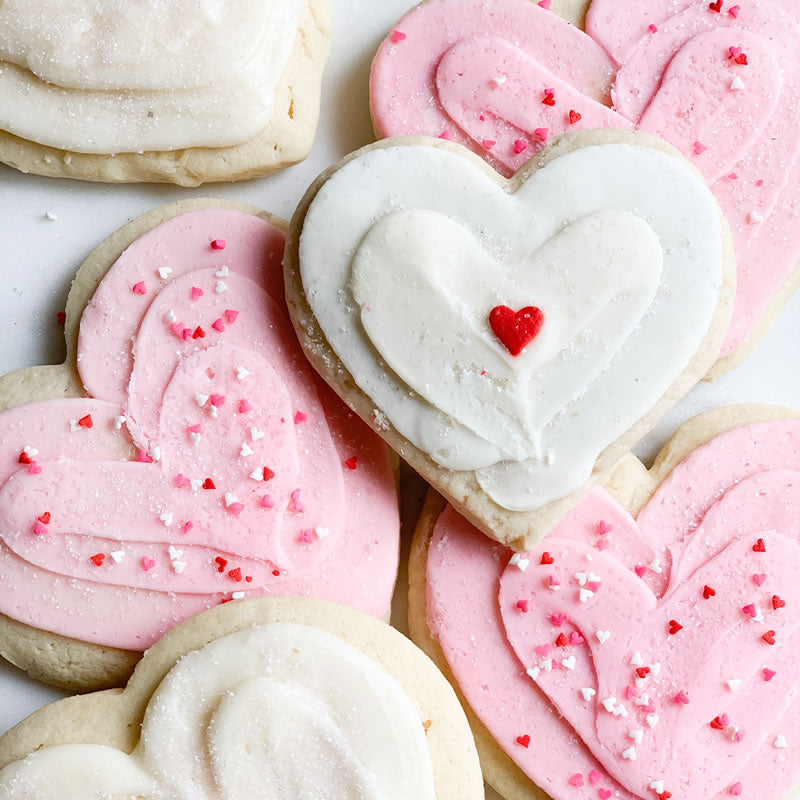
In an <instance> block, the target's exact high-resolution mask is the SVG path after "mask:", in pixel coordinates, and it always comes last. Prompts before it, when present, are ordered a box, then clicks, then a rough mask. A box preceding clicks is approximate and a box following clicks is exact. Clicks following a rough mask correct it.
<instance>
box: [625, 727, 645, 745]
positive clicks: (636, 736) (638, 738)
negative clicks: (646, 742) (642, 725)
mask: <svg viewBox="0 0 800 800" xmlns="http://www.w3.org/2000/svg"><path fill="white" fill-rule="evenodd" d="M628 738H630V739H633V741H634V742H636V744H641V743H642V739H643V738H644V731H643V730H641V729H638V728H637V729H636V730H634V731H628Z"/></svg>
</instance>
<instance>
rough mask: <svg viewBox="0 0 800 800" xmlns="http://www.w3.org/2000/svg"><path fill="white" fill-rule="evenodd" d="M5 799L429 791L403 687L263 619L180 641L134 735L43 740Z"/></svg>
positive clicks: (343, 650) (230, 799) (311, 799)
mask: <svg viewBox="0 0 800 800" xmlns="http://www.w3.org/2000/svg"><path fill="white" fill-rule="evenodd" d="M0 789H1V790H2V795H3V797H4V798H5V800H21V799H22V798H28V797H36V798H37V800H83V799H84V798H88V797H103V798H109V800H129V798H142V800H242V798H255V797H269V798H271V799H274V800H316V798H321V797H331V798H332V797H337V798H353V799H354V800H355V798H359V800H408V798H412V797H413V798H415V800H416V799H417V798H418V799H419V800H434V797H435V791H434V781H433V766H432V763H431V756H430V752H429V750H428V745H427V742H426V739H425V732H424V729H423V726H422V722H421V720H420V718H419V714H418V712H417V710H416V708H415V706H414V703H413V702H412V700H411V698H410V697H409V696H408V695H407V694H406V692H405V690H404V689H403V688H402V686H400V684H399V683H397V681H396V680H395V679H394V678H392V677H391V676H390V675H389V673H388V672H386V670H384V669H383V667H381V666H380V665H379V664H378V663H377V662H376V661H374V660H372V659H371V658H369V657H368V656H366V655H364V654H363V653H362V652H361V651H359V650H357V649H356V648H354V647H352V646H351V645H349V644H346V643H345V642H343V641H342V640H341V639H338V638H337V637H335V636H333V635H331V634H329V633H326V632H324V631H321V630H319V629H317V628H312V627H309V626H305V625H297V624H293V623H273V624H270V625H263V626H260V627H255V628H251V629H248V630H243V631H240V632H238V633H232V634H229V635H228V636H224V637H222V638H221V639H217V640H216V641H214V642H211V643H210V644H208V645H206V646H205V647H203V648H202V649H200V650H196V651H194V652H192V653H189V654H188V655H187V656H186V657H184V658H183V659H181V660H180V661H179V662H178V664H177V665H176V666H175V667H173V669H172V670H171V671H170V672H169V674H168V675H167V676H166V678H165V679H164V680H163V681H162V682H161V684H160V685H159V687H158V689H157V690H156V692H155V694H154V695H153V697H152V699H151V700H150V702H149V704H148V707H147V711H146V712H145V717H144V721H143V723H142V733H141V740H140V743H139V746H138V747H137V749H136V750H135V751H134V752H133V753H132V754H131V755H126V754H125V753H122V752H120V751H118V750H115V749H113V748H110V747H105V746H101V745H69V744H67V745H61V746H56V747H49V748H44V749H42V750H38V751H37V752H35V753H33V754H32V755H30V756H29V757H28V758H26V759H24V760H22V761H17V762H14V763H12V764H10V765H9V766H7V767H6V768H5V769H3V770H2V771H0Z"/></svg>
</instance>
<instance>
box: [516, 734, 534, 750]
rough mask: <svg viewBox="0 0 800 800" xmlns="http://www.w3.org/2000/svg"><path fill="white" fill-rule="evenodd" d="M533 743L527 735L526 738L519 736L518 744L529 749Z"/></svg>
mask: <svg viewBox="0 0 800 800" xmlns="http://www.w3.org/2000/svg"><path fill="white" fill-rule="evenodd" d="M530 743H531V737H530V736H528V734H527V733H526V734H525V735H524V736H517V744H521V745H522V746H523V747H527V746H528V745H529V744H530Z"/></svg>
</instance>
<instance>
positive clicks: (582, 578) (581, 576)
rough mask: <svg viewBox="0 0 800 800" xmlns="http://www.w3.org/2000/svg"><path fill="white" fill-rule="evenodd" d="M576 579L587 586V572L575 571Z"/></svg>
mask: <svg viewBox="0 0 800 800" xmlns="http://www.w3.org/2000/svg"><path fill="white" fill-rule="evenodd" d="M575 580H576V581H578V583H579V584H580V585H581V586H586V581H587V576H586V573H585V572H576V573H575Z"/></svg>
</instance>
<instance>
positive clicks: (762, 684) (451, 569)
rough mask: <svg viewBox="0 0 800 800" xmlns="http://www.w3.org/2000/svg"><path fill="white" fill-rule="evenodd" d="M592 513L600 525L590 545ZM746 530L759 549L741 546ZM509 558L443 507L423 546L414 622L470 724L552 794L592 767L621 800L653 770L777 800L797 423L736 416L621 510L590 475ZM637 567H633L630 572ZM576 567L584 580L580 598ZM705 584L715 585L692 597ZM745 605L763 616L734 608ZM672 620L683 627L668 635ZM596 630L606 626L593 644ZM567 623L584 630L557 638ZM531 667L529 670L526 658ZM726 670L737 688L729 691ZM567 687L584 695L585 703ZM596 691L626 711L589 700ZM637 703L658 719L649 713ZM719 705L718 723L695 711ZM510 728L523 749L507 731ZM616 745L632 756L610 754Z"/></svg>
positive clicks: (799, 569)
mask: <svg viewBox="0 0 800 800" xmlns="http://www.w3.org/2000/svg"><path fill="white" fill-rule="evenodd" d="M601 522H602V523H605V525H606V526H607V525H611V526H612V530H611V531H610V532H608V533H606V534H604V537H605V540H606V541H607V543H608V546H607V547H606V548H605V549H602V550H601V549H598V547H597V542H598V539H599V535H598V526H599V524H600V523H601ZM759 539H763V540H764V544H765V548H766V552H763V553H762V552H755V551H754V550H753V547H754V545H756V544H757V542H758V540H759ZM544 553H549V554H550V556H552V559H553V563H552V564H547V563H545V564H542V563H541V561H542V556H543V554H544ZM510 556H511V553H510V551H508V550H507V549H506V548H504V547H502V546H501V545H498V544H496V543H494V542H491V541H490V540H488V539H486V538H485V537H484V536H482V535H481V534H480V533H479V532H478V531H477V530H476V529H475V528H473V527H472V526H471V525H470V524H469V523H468V522H466V520H464V519H463V518H461V517H460V516H459V515H458V514H457V513H456V512H455V511H454V510H453V509H452V508H450V507H448V508H447V509H446V510H445V512H444V513H443V514H442V516H441V517H440V518H439V520H438V522H437V524H436V527H435V530H434V535H433V540H432V542H431V546H430V551H429V555H428V598H427V600H428V622H429V625H430V628H431V631H432V633H433V635H434V637H435V638H436V639H438V641H439V644H440V645H441V647H442V650H443V652H444V654H445V657H446V659H447V662H448V664H449V665H450V668H451V669H452V671H453V674H454V675H455V678H456V680H457V682H458V684H459V687H460V688H461V690H462V692H463V693H464V695H465V696H466V698H467V700H468V702H469V703H470V705H471V706H472V708H473V709H474V710H475V712H476V713H477V715H478V716H479V718H480V719H481V721H482V722H483V723H484V724H485V725H486V726H487V727H488V728H489V730H490V732H491V733H492V735H493V736H494V737H495V739H496V740H497V741H498V742H499V743H500V745H501V747H503V749H504V750H505V751H506V752H507V753H508V754H509V755H510V756H511V757H512V758H513V760H514V761H515V762H516V763H517V764H518V765H519V766H520V767H521V768H522V769H523V770H524V772H525V773H526V774H527V775H528V776H529V777H530V778H531V780H533V781H534V782H535V783H536V784H537V785H539V786H541V787H542V788H543V789H544V790H545V791H547V792H548V794H550V795H551V796H552V797H553V798H554V800H573V799H575V800H577V799H578V798H580V799H581V800H582V798H583V797H584V796H585V795H584V794H582V793H581V792H580V791H579V790H578V788H577V787H575V786H574V785H573V784H571V783H570V782H569V779H570V778H571V777H572V776H573V775H576V774H580V775H581V776H583V777H584V779H585V780H586V782H587V783H588V780H589V775H590V773H591V771H592V770H596V771H597V772H599V773H601V774H602V781H601V782H600V783H599V784H598V787H599V788H603V787H605V788H607V789H609V790H612V791H613V792H618V793H619V794H614V795H613V796H614V797H621V798H626V799H627V798H631V799H632V798H651V797H654V796H655V793H654V792H653V791H652V790H651V789H650V788H649V786H650V783H651V782H652V781H656V780H663V781H664V784H663V785H664V789H665V791H670V792H672V796H673V797H675V798H678V797H689V796H691V797H692V798H697V800H707V799H708V798H716V799H717V800H722V798H724V797H729V796H730V795H729V788H730V787H731V786H732V785H734V784H735V783H737V782H741V783H742V785H743V788H744V795H743V796H750V797H755V796H758V797H759V798H762V799H763V800H779V798H782V797H784V795H785V794H786V793H787V791H788V790H789V789H790V788H791V787H792V786H793V785H794V784H796V783H797V782H798V780H800V760H798V759H797V757H796V754H795V751H796V748H797V747H798V746H800V695H798V688H799V687H800V677H798V672H797V666H798V660H799V658H798V657H799V656H800V635H799V634H800V616H798V614H797V613H796V609H797V607H798V605H799V604H800V582H798V580H797V575H798V574H799V573H800V421H798V420H787V421H779V422H769V423H758V424H753V425H749V426H747V427H745V428H740V429H737V430H734V431H731V432H729V433H725V434H723V435H721V436H719V437H717V438H716V439H714V440H712V441H711V442H710V443H708V444H707V445H705V446H703V447H701V448H699V449H697V450H696V451H694V452H693V453H692V454H691V455H690V456H689V457H688V458H687V459H686V460H685V461H684V462H682V464H680V465H679V466H678V467H677V468H676V469H675V470H674V471H673V472H672V473H671V475H670V476H669V477H668V478H667V480H665V481H664V482H663V483H662V484H661V486H660V487H659V489H658V490H657V491H656V493H655V494H654V495H653V497H652V498H651V500H650V501H649V502H648V503H647V505H646V506H645V507H644V509H643V510H642V511H641V513H640V514H639V517H638V520H636V521H634V520H633V519H631V517H630V516H629V515H628V514H627V512H625V511H624V509H622V508H621V507H620V506H619V505H618V504H617V503H616V502H615V501H614V500H613V499H612V498H611V497H610V496H609V495H607V494H606V493H605V492H604V491H603V490H601V489H595V490H593V491H592V493H591V494H590V495H589V496H588V497H587V499H586V500H585V501H584V502H583V503H582V504H581V505H580V506H579V507H578V508H577V509H575V510H574V511H573V512H572V513H571V514H570V515H569V517H568V518H567V519H566V520H565V521H564V522H563V523H561V525H559V526H558V527H557V528H556V529H555V530H554V531H553V532H552V533H551V534H550V535H549V536H548V537H547V538H546V539H545V540H544V541H543V542H542V544H541V545H540V547H539V548H538V549H537V550H536V551H535V552H533V553H530V554H525V555H524V557H525V558H528V559H529V561H530V563H529V566H528V567H527V569H525V570H521V569H519V568H518V567H516V566H514V565H511V564H509V559H510ZM587 556H588V557H591V560H589V558H587ZM655 559H658V561H659V563H658V564H656V563H654V560H655ZM545 560H547V559H545ZM638 565H650V568H649V569H648V570H647V572H646V573H645V575H644V577H643V578H639V577H638V576H637V574H636V572H635V569H634V567H636V566H638ZM657 569H660V570H661V572H657V571H655V570H657ZM590 573H591V574H590ZM762 574H763V575H766V578H765V580H764V581H763V583H761V585H758V582H761V577H760V576H761V575H762ZM584 575H585V581H586V582H585V586H588V585H589V584H594V586H595V591H594V594H593V595H592V596H591V597H587V598H586V600H585V602H580V600H579V590H580V588H581V584H580V581H579V580H578V577H579V576H580V577H583V576H584ZM551 576H552V577H553V578H554V579H555V580H556V581H558V582H559V583H560V589H559V590H558V591H553V590H551V589H550V588H549V584H550V578H551ZM753 576H756V578H757V581H758V582H757V581H756V580H755V579H754V577H753ZM597 584H599V585H597ZM705 586H708V587H710V588H712V589H714V591H715V592H716V594H715V595H714V596H712V597H709V598H708V599H705V598H704V596H703V592H704V587H705ZM775 595H777V596H779V597H780V598H781V599H782V600H784V601H785V603H786V606H785V607H783V608H778V609H775V608H774V606H773V600H772V598H773V596H775ZM520 600H523V601H525V600H527V609H528V612H527V613H523V612H522V611H521V610H520V608H519V606H518V601H520ZM750 604H753V606H754V608H753V609H751V611H753V612H754V613H756V614H759V613H760V614H762V615H763V620H761V619H758V618H757V619H756V620H752V619H751V614H748V613H745V612H744V611H743V609H744V608H746V607H748V606H749V605H750ZM524 605H525V603H524V602H523V606H524ZM559 615H563V618H562V617H560V616H559ZM554 619H555V621H554ZM672 620H674V621H676V622H678V623H679V624H680V625H682V626H683V627H682V629H681V630H679V631H678V632H677V633H675V634H670V633H669V628H670V622H671V621H672ZM557 623H560V624H557ZM598 631H600V632H601V633H602V635H603V636H604V635H605V633H606V632H607V633H609V634H610V636H609V638H607V639H606V640H605V642H604V643H601V642H600V641H599V639H598V637H597V632H598ZM768 631H774V632H775V641H776V643H775V645H774V646H770V645H769V644H767V643H766V642H765V641H764V640H763V639H762V638H761V637H762V635H764V634H766V633H768ZM573 632H578V633H579V634H580V637H582V638H583V639H584V640H585V642H582V643H580V644H567V645H566V646H564V647H561V646H558V643H557V642H556V639H557V637H558V635H559V634H561V633H563V634H564V635H565V637H566V638H567V639H569V637H570V634H572V633H573ZM578 641H580V639H578ZM636 652H638V653H640V654H641V656H642V666H643V667H650V668H653V665H654V664H656V663H658V664H660V671H659V672H658V674H655V673H653V674H649V675H647V676H645V680H644V681H643V682H642V685H641V686H637V684H636V680H635V679H636V678H637V677H638V676H637V675H636V673H635V672H634V669H635V666H634V665H632V664H631V661H632V657H633V655H634V653H636ZM572 657H574V658H575V661H574V664H572V663H570V666H571V667H572V668H571V669H568V668H567V667H566V666H565V665H563V664H562V661H563V660H567V661H569V659H570V658H572ZM553 659H555V660H556V668H555V669H552V670H551V671H549V672H548V671H545V670H544V669H543V667H544V666H545V662H546V661H548V660H550V661H552V660H553ZM534 667H538V668H539V672H538V674H536V677H535V679H534V678H533V677H532V676H529V675H528V674H526V672H525V670H526V669H529V668H534ZM764 668H767V669H770V670H774V671H775V675H774V677H772V678H771V680H769V681H767V680H765V679H764V674H763V669H764ZM733 679H739V680H741V686H739V687H736V688H735V689H731V688H729V687H728V685H727V681H729V680H733ZM582 688H589V689H593V690H595V691H596V692H597V694H596V695H595V696H594V697H592V698H590V699H589V700H588V701H586V700H584V698H583V696H582V694H581V691H580V690H581V689H582ZM680 692H683V693H684V694H685V695H686V697H688V699H689V703H688V704H684V703H681V702H677V701H676V699H675V698H676V697H677V696H678V695H679V693H680ZM645 693H646V694H647V695H648V697H647V703H646V704H643V705H637V704H636V700H637V699H640V700H642V701H644V697H643V695H644V694H645ZM609 697H615V698H616V701H615V704H614V705H615V707H616V706H619V705H622V706H624V707H625V709H626V711H627V716H622V715H619V716H615V715H614V714H613V713H610V712H608V711H606V710H605V708H604V707H603V705H602V702H601V701H603V700H605V699H607V698H609ZM648 714H657V715H658V716H659V720H658V721H657V723H656V725H655V727H653V728H651V727H650V726H649V724H648V722H647V720H646V716H647V715H648ZM726 714H727V716H728V719H727V724H724V725H723V726H722V728H723V729H722V730H720V729H718V728H714V727H712V726H711V725H710V723H711V721H712V720H715V719H716V718H718V717H721V716H723V715H726ZM730 726H737V727H738V728H739V729H740V732H739V738H740V741H734V740H733V738H732V737H735V735H736V733H735V730H734V729H733V728H731V727H730ZM632 730H641V731H643V735H642V741H641V743H634V741H633V740H632V739H631V738H630V737H629V735H628V733H629V731H632ZM742 732H743V733H742ZM526 733H527V734H529V735H530V736H531V743H530V746H529V748H527V749H525V748H523V747H521V746H519V745H518V744H517V742H516V737H517V736H520V735H525V734H526ZM779 736H782V737H784V738H785V740H786V742H787V744H788V747H787V749H783V748H779V747H777V746H776V744H775V742H776V741H777V740H778V737H779ZM631 745H633V746H634V747H635V749H636V755H637V757H636V759H635V760H629V759H624V758H622V755H621V754H622V752H624V751H625V750H626V749H627V748H628V747H630V746H631ZM765 777H766V778H768V784H766V785H768V787H769V788H768V789H767V788H765V786H766V785H765V783H764V781H765Z"/></svg>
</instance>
